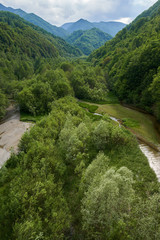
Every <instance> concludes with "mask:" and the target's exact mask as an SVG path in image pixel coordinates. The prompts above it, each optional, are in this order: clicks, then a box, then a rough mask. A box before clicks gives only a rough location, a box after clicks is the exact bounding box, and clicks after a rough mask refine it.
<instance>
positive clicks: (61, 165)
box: [0, 1, 160, 240]
mask: <svg viewBox="0 0 160 240" xmlns="http://www.w3.org/2000/svg"><path fill="white" fill-rule="evenodd" d="M159 3H160V1H159ZM151 12H152V11H151ZM153 12H154V14H153V16H150V17H148V16H147V18H140V19H137V21H135V22H134V23H133V24H131V25H129V26H128V27H127V28H125V29H124V30H122V31H121V32H120V33H118V34H117V35H116V37H115V38H113V39H112V40H110V41H109V42H108V43H105V45H104V46H103V47H101V48H100V49H98V50H96V51H94V52H93V53H91V55H90V56H89V58H88V59H86V58H84V57H83V55H82V52H81V50H79V49H78V48H75V47H73V46H71V45H69V44H68V43H66V42H65V41H64V40H62V39H60V38H59V37H54V36H52V35H51V34H50V33H47V32H46V31H44V30H42V29H41V28H39V27H36V26H34V25H32V24H30V23H28V22H27V21H25V20H23V19H22V18H20V17H19V16H16V15H15V14H12V13H8V12H7V13H6V12H0V53H1V54H0V103H1V105H0V119H2V118H3V117H4V116H5V112H6V107H7V106H9V101H10V99H14V100H15V101H16V104H17V105H18V106H19V108H20V114H21V116H22V115H23V114H26V115H27V116H28V117H30V116H32V118H33V119H34V122H33V125H32V127H31V128H30V130H29V131H27V132H26V133H25V134H24V135H23V137H22V139H21V141H20V143H19V150H18V153H14V152H12V154H11V157H10V158H9V159H8V160H7V162H6V163H5V164H4V165H3V167H2V168H1V169H0V239H1V240H22V239H23V240H53V239H55V240H56V239H57V240H61V239H65V240H70V239H73V240H74V239H75V240H86V239H87V240H106V239H107V240H135V239H136V240H144V239H146V240H159V236H160V205H159V202H160V185H159V182H158V181H157V177H156V175H155V173H154V171H153V170H152V169H151V168H150V166H149V163H148V160H147V158H146V156H145V155H144V154H143V153H142V151H141V150H140V148H139V145H138V141H137V139H136V137H135V135H133V134H132V133H131V132H130V131H129V130H128V129H127V128H125V127H124V126H123V125H121V126H119V124H118V123H117V122H115V121H113V120H112V119H111V118H110V116H109V115H108V114H103V115H93V113H94V112H95V109H96V106H90V107H89V109H88V111H87V110H86V104H85V103H84V102H81V101H82V100H87V101H88V102H90V101H91V102H94V103H106V102H107V101H108V98H109V96H111V94H113V95H112V96H114V94H116V95H117V96H118V97H119V99H120V100H121V101H124V102H126V103H130V104H134V105H135V106H138V107H141V108H143V109H145V110H147V111H149V112H151V113H154V114H155V115H156V116H157V118H160V117H159V114H160V112H159V107H158V106H160V105H159V104H160V99H159V97H160V95H159V94H160V93H159V89H160V88H159V74H160V69H159V61H158V59H159V48H158V46H159V43H158V39H159V27H158V21H159V12H158V13H157V12H156V13H155V11H153ZM135 35H136V36H135ZM135 69H136V71H135ZM133 79H134V81H133ZM139 79H140V80H141V81H140V80H139ZM111 90H112V93H111ZM115 99H117V98H116V97H115V98H112V99H111V101H113V102H114V101H115ZM116 101H117V100H116ZM38 117H40V118H38ZM37 119H38V120H37Z"/></svg>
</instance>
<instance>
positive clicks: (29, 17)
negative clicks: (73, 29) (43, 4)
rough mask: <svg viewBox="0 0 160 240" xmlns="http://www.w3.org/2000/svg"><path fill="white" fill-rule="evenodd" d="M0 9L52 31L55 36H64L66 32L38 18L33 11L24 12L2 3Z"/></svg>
mask: <svg viewBox="0 0 160 240" xmlns="http://www.w3.org/2000/svg"><path fill="white" fill-rule="evenodd" d="M0 11H8V12H12V13H15V14H17V15H19V16H20V17H22V18H24V19H25V20H27V21H28V22H30V23H33V24H34V25H36V26H39V27H41V28H43V29H44V30H46V31H47V32H50V33H52V34H53V35H55V36H59V37H61V38H65V37H66V36H67V35H68V33H67V32H66V31H65V30H64V29H63V28H61V27H56V26H54V25H52V24H50V23H48V22H46V21H45V20H44V19H42V18H40V17H39V16H37V15H36V14H34V13H26V12H25V11H23V10H21V9H14V8H11V7H5V6H4V5H2V4H0Z"/></svg>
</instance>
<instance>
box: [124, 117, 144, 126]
mask: <svg viewBox="0 0 160 240" xmlns="http://www.w3.org/2000/svg"><path fill="white" fill-rule="evenodd" d="M122 122H123V125H124V126H126V127H130V128H137V127H139V126H140V124H139V122H138V121H136V120H135V119H131V118H122Z"/></svg>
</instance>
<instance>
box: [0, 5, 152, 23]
mask: <svg viewBox="0 0 160 240" xmlns="http://www.w3.org/2000/svg"><path fill="white" fill-rule="evenodd" d="M155 2H156V0H114V1H113V0H12V1H10V0H1V3H2V4H4V5H5V6H8V7H13V8H21V9H22V10H24V11H26V12H33V13H35V14H37V15H39V16H40V17H42V18H43V19H45V20H46V21H48V22H50V23H52V24H54V25H61V24H63V23H65V22H70V21H76V20H78V19H80V18H84V19H87V20H89V21H109V20H115V19H119V20H122V21H123V22H126V23H128V22H130V20H131V19H134V18H135V17H136V16H137V15H138V14H140V13H141V12H142V11H143V10H145V9H147V8H148V7H150V6H151V5H152V4H154V3H155Z"/></svg>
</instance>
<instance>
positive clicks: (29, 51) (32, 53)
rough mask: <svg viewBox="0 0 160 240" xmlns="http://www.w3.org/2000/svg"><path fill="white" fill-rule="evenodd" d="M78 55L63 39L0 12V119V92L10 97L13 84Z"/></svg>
mask: <svg viewBox="0 0 160 240" xmlns="http://www.w3.org/2000/svg"><path fill="white" fill-rule="evenodd" d="M80 55H81V52H80V50H78V49H76V48H74V47H72V46H71V45H70V44H68V43H66V42H65V41H64V40H63V39H61V38H59V37H54V36H53V35H51V34H50V33H47V32H46V31H44V30H42V29H41V28H39V27H36V26H34V25H32V24H30V23H29V22H26V21H25V20H24V19H22V18H20V17H19V16H17V15H15V14H13V13H9V12H0V100H1V106H0V118H2V117H3V115H4V114H5V108H6V106H7V100H6V97H5V95H4V93H5V94H9V95H10V96H12V95H14V93H13V92H14V91H15V92H17V91H18V87H16V86H14V84H15V83H14V81H17V80H18V81H19V80H23V79H28V78H31V77H32V76H33V75H34V74H35V73H37V71H42V70H43V69H46V68H47V65H48V63H47V62H51V66H52V65H54V64H56V62H57V61H59V59H60V58H61V57H67V58H69V57H77V56H80ZM51 66H50V67H51ZM43 71H44V70H43ZM20 88H21V87H20Z"/></svg>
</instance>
